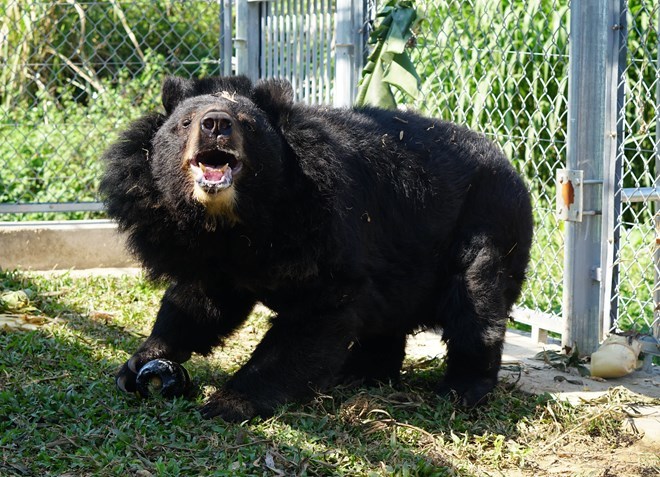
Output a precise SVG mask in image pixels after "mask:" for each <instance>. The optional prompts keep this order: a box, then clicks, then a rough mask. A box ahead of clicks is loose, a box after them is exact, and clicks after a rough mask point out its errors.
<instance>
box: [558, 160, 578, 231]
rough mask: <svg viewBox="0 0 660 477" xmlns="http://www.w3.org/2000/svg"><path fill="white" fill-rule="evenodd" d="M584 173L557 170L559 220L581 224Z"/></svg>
mask: <svg viewBox="0 0 660 477" xmlns="http://www.w3.org/2000/svg"><path fill="white" fill-rule="evenodd" d="M583 180H584V171H580V170H570V169H558V170H557V184H556V185H557V187H556V191H557V215H558V217H559V218H560V219H563V220H569V221H572V222H582V207H583V194H582V184H583Z"/></svg>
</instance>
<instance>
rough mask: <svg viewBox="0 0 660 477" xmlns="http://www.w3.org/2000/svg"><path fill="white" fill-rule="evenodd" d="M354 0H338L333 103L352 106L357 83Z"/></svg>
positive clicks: (337, 105) (340, 105)
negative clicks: (355, 71)
mask: <svg viewBox="0 0 660 477" xmlns="http://www.w3.org/2000/svg"><path fill="white" fill-rule="evenodd" d="M353 42H354V35H353V0H337V13H336V20H335V84H334V90H333V104H334V106H336V107H342V106H350V105H351V104H352V102H353V89H354V87H355V86H354V85H355V78H354V74H353V73H354V70H353V55H354V54H355V45H354V44H353Z"/></svg>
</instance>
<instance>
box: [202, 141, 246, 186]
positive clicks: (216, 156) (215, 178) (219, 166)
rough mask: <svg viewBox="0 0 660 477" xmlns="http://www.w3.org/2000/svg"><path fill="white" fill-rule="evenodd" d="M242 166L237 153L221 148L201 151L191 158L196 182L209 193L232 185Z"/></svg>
mask: <svg viewBox="0 0 660 477" xmlns="http://www.w3.org/2000/svg"><path fill="white" fill-rule="evenodd" d="M241 166H242V164H241V161H240V160H239V159H238V154H237V153H235V152H234V151H221V150H219V149H210V150H207V151H200V152H198V153H197V154H195V157H193V158H192V159H191V160H190V170H191V171H192V173H193V177H194V179H195V182H196V183H197V185H199V186H200V187H201V188H202V189H203V190H204V191H205V192H207V193H209V194H215V193H217V192H220V191H221V190H224V189H226V188H228V187H231V185H232V184H233V182H234V175H235V174H236V173H237V172H238V171H240V170H241Z"/></svg>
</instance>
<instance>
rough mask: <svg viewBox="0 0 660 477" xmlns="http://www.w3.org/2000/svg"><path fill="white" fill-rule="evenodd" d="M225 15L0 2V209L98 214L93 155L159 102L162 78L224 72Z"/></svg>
mask: <svg viewBox="0 0 660 477" xmlns="http://www.w3.org/2000/svg"><path fill="white" fill-rule="evenodd" d="M222 13H223V4H222V3H219V2H217V1H208V0H207V1H201V0H196V1H195V0H193V1H185V2H183V1H165V0H160V1H151V0H142V1H131V2H128V1H119V0H110V1H80V0H67V1H48V2H45V1H30V0H0V63H1V68H0V212H16V211H19V212H31V211H42V210H53V211H64V210H76V211H81V210H83V211H84V210H101V204H99V203H98V202H97V201H98V198H97V185H98V179H99V175H100V164H99V161H98V158H99V156H100V154H101V152H102V151H103V149H104V148H105V147H106V146H107V145H108V144H109V141H111V140H112V138H114V137H115V136H114V134H115V132H116V131H117V130H118V129H119V128H121V127H122V125H125V124H126V122H127V121H128V120H131V119H133V118H135V117H137V116H138V115H139V114H140V113H141V112H143V111H145V110H149V109H153V108H154V107H156V106H157V105H158V89H159V88H158V85H159V84H160V81H161V79H162V77H163V75H164V74H165V73H168V74H181V75H185V76H190V75H210V74H219V73H221V72H222V71H223V68H222V58H223V55H222V44H223V38H222V32H223V30H222V24H223V22H222ZM72 216H73V217H74V218H77V217H80V216H82V214H73V215H72V214H69V215H67V216H66V217H67V218H71V217H72ZM86 216H89V214H87V215H86ZM55 217H58V215H56V214H47V215H43V214H24V213H22V214H19V215H4V216H0V218H2V219H5V220H12V219H26V218H47V219H52V218H55Z"/></svg>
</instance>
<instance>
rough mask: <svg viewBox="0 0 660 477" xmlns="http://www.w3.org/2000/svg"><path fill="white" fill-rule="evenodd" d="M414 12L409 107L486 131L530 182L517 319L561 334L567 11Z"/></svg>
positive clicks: (430, 6)
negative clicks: (560, 174)
mask: <svg viewBox="0 0 660 477" xmlns="http://www.w3.org/2000/svg"><path fill="white" fill-rule="evenodd" d="M416 4H417V7H418V9H419V12H420V13H421V14H422V15H423V16H424V18H425V21H423V22H422V23H421V25H420V27H419V31H418V34H417V37H416V41H415V46H414V49H413V51H412V52H411V55H412V59H413V62H414V63H415V65H416V68H417V71H418V73H419V75H420V77H421V78H422V80H423V82H422V94H421V95H420V97H419V98H418V99H417V100H416V101H414V102H413V103H412V106H414V107H415V108H417V109H419V110H420V111H422V112H423V113H425V114H428V115H431V116H437V117H442V118H445V119H448V120H452V121H456V122H459V123H463V124H467V125H468V126H470V127H471V128H474V129H476V130H479V131H482V132H484V133H485V134H486V135H488V136H489V137H491V138H492V139H493V140H495V141H496V142H497V143H499V144H501V145H502V147H503V148H504V150H505V152H506V155H507V156H508V157H509V158H510V159H511V160H512V161H513V163H514V164H515V165H516V167H517V168H518V170H520V171H521V172H522V173H523V174H524V176H525V177H526V178H527V182H528V185H529V187H530V190H531V193H532V199H533V206H534V216H535V224H536V235H535V240H534V245H533V249H532V266H531V267H530V273H529V276H528V279H527V283H526V286H525V289H524V291H523V296H522V298H521V303H520V305H521V308H524V309H525V310H523V309H518V310H516V313H515V317H516V319H517V320H521V321H523V322H526V323H530V324H534V325H535V326H536V325H540V326H541V327H542V328H543V329H546V330H552V331H556V332H559V331H561V329H562V324H561V320H560V319H559V317H560V316H561V307H562V265H563V239H562V232H561V225H560V223H559V221H558V219H557V218H556V215H555V205H554V203H555V184H554V182H555V179H554V175H555V173H554V171H555V170H556V169H557V168H560V167H562V166H563V163H564V158H565V152H566V104H567V92H568V89H567V84H568V30H567V28H568V15H569V9H568V2H567V1H566V0H556V1H532V2H530V1H524V2H523V1H518V2H491V1H484V0H472V1H450V2H436V1H433V0H424V1H418V2H416ZM400 100H401V101H402V102H407V99H406V98H405V97H402V98H400ZM530 310H532V311H533V312H532V313H530Z"/></svg>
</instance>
